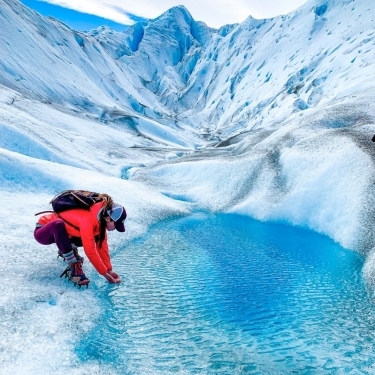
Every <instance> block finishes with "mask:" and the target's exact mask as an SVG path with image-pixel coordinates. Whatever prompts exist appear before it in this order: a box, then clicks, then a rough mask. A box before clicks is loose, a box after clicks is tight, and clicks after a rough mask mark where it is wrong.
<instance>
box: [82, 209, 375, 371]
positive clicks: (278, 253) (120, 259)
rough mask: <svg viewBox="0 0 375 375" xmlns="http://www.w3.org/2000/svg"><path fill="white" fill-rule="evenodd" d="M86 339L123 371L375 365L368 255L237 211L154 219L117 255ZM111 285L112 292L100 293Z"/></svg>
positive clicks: (98, 358) (87, 354)
mask: <svg viewBox="0 0 375 375" xmlns="http://www.w3.org/2000/svg"><path fill="white" fill-rule="evenodd" d="M113 263H114V264H115V265H116V271H118V272H119V273H120V274H121V275H122V277H123V280H124V282H123V283H122V284H121V285H118V286H111V287H108V286H107V285H106V286H103V287H102V289H101V290H98V296H99V295H102V296H103V316H102V317H101V321H102V324H100V325H99V326H98V327H96V328H95V330H93V332H91V333H90V334H89V335H88V336H87V337H85V339H84V340H82V342H81V343H80V345H79V347H78V348H77V353H78V355H79V357H80V359H81V360H82V361H83V362H99V363H100V364H101V365H103V366H105V365H107V366H109V367H110V368H112V369H113V370H114V373H116V374H132V375H133V374H134V375H135V374H142V375H148V374H163V375H166V374H272V375H274V374H374V373H375V356H374V349H375V347H374V338H375V334H374V332H375V326H374V323H375V319H374V314H373V312H372V307H371V305H370V303H369V300H368V296H367V293H366V290H365V287H364V285H363V282H362V279H361V268H362V265H363V261H362V260H361V259H360V258H359V257H358V256H357V255H356V254H354V253H353V252H350V251H347V250H345V249H343V248H342V247H340V246H339V245H337V244H336V243H334V242H333V241H331V240H330V239H328V238H327V237H325V236H321V235H319V234H316V233H313V232H311V231H307V230H303V229H298V228H293V227H289V226H285V225H279V224H269V223H261V222H258V221H255V220H252V219H250V218H246V217H242V216H238V215H224V214H222V215H209V214H195V215H193V216H191V217H188V218H181V219H177V220H172V221H167V222H163V223H160V224H158V225H156V226H155V227H153V228H151V230H150V231H149V233H148V234H147V235H146V236H145V237H143V238H142V239H138V240H136V241H134V242H132V243H131V244H130V246H128V247H127V248H126V249H124V250H123V251H122V252H121V253H119V254H118V255H117V256H116V257H115V258H114V259H113ZM100 293H101V294H100Z"/></svg>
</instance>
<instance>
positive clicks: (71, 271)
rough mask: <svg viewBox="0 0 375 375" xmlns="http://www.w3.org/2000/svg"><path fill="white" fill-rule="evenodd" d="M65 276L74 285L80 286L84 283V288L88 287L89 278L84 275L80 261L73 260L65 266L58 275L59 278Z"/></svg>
mask: <svg viewBox="0 0 375 375" xmlns="http://www.w3.org/2000/svg"><path fill="white" fill-rule="evenodd" d="M63 276H65V277H66V278H68V280H69V281H71V282H72V283H73V284H74V286H78V287H79V288H81V286H83V285H86V289H87V288H88V287H89V282H90V280H89V279H88V278H87V277H86V276H85V274H84V273H83V270H82V262H81V261H79V262H74V263H71V264H69V266H68V267H66V268H65V270H64V272H63V273H62V274H61V275H60V278H61V277H63Z"/></svg>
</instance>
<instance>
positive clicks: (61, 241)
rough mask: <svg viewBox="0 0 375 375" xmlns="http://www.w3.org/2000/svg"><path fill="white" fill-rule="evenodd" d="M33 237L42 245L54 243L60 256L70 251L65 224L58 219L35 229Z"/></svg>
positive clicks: (70, 246)
mask: <svg viewBox="0 0 375 375" xmlns="http://www.w3.org/2000/svg"><path fill="white" fill-rule="evenodd" d="M34 237H35V239H36V240H37V241H38V242H39V243H40V244H42V245H51V244H53V243H56V245H57V247H58V249H59V253H60V254H66V253H69V252H70V251H72V244H71V242H70V238H69V236H68V233H67V231H66V228H65V223H64V222H63V221H62V220H60V219H58V220H54V221H51V222H49V223H48V224H46V225H43V226H42V227H40V228H35V231H34Z"/></svg>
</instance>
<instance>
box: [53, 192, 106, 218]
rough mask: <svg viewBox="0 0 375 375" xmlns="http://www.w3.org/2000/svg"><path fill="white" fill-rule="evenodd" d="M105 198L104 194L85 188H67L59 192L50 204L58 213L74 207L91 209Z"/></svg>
mask: <svg viewBox="0 0 375 375" xmlns="http://www.w3.org/2000/svg"><path fill="white" fill-rule="evenodd" d="M102 200H103V196H102V194H99V193H94V192H92V191H85V190H65V191H63V192H61V193H59V194H57V195H56V196H55V197H54V198H53V199H52V200H51V202H49V203H50V204H52V208H53V211H54V212H56V213H60V212H64V211H68V210H72V209H74V208H82V209H84V210H89V209H90V207H91V206H92V205H94V204H95V203H98V202H101V201H102Z"/></svg>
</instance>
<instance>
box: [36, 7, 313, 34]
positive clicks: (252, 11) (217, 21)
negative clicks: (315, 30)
mask: <svg viewBox="0 0 375 375" xmlns="http://www.w3.org/2000/svg"><path fill="white" fill-rule="evenodd" d="M42 1H45V2H48V3H51V4H55V5H59V6H62V7H65V8H69V9H73V10H77V11H79V12H82V13H88V14H93V15H96V16H100V17H103V18H106V19H109V20H112V21H115V22H118V23H121V24H125V25H129V24H132V23H134V22H133V21H132V20H131V19H130V18H129V17H128V16H127V15H126V13H131V14H134V15H136V16H139V17H143V18H155V17H158V16H160V14H162V13H163V12H165V11H166V10H168V9H169V8H172V7H174V6H177V5H184V6H185V7H186V8H187V9H188V10H189V12H190V13H191V14H192V16H193V18H194V19H195V20H196V21H203V22H205V23H206V24H207V25H208V26H210V27H216V28H219V27H220V26H223V25H225V24H228V23H240V22H243V21H244V20H245V19H246V18H247V17H248V16H250V15H251V16H253V17H255V18H270V17H275V16H277V15H280V14H286V13H288V12H290V11H292V10H294V9H295V8H297V7H298V6H300V5H302V4H303V3H305V2H306V0H285V1H282V2H281V1H280V0H268V1H264V0H217V1H216V2H215V3H213V2H212V1H209V0H179V1H175V0H158V1H155V0H137V1H126V0H122V1H119V0H42Z"/></svg>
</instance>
